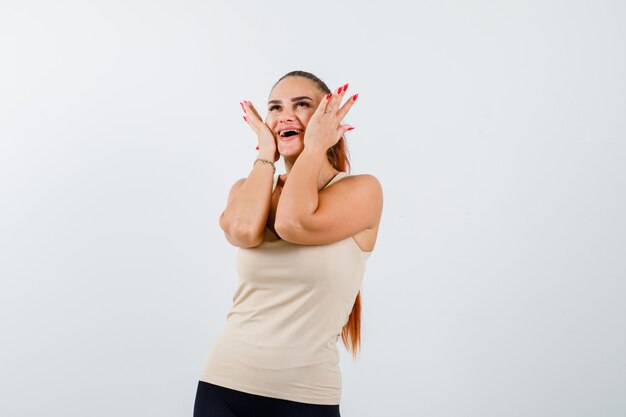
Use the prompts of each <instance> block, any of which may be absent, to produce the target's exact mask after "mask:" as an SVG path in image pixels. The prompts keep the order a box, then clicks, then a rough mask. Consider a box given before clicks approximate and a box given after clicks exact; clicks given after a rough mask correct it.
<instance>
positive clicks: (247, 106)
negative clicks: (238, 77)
mask: <svg viewBox="0 0 626 417" xmlns="http://www.w3.org/2000/svg"><path fill="white" fill-rule="evenodd" d="M242 108H243V109H244V111H245V112H246V118H247V120H246V121H247V122H248V123H250V124H252V125H253V126H258V125H259V123H262V120H261V116H259V112H257V111H256V109H255V108H254V105H253V104H252V103H251V102H249V101H247V100H244V101H243V105H242Z"/></svg>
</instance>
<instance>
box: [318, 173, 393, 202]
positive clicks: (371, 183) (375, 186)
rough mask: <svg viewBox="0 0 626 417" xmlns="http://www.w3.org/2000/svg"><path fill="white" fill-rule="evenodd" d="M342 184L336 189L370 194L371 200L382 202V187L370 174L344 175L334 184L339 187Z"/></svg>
mask: <svg viewBox="0 0 626 417" xmlns="http://www.w3.org/2000/svg"><path fill="white" fill-rule="evenodd" d="M342 183H343V184H344V185H343V186H342V187H338V188H344V187H345V188H348V187H349V188H352V189H356V191H357V192H359V193H362V192H366V193H368V194H370V196H371V197H372V198H380V199H381V201H382V196H383V187H382V185H381V183H380V181H379V180H378V178H376V177H375V176H374V175H372V174H357V175H346V176H345V177H343V178H341V179H340V180H338V181H337V182H336V183H335V184H337V185H339V184H342ZM335 184H333V185H335ZM329 188H331V187H329Z"/></svg>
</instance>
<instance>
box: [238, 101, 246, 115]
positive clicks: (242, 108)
mask: <svg viewBox="0 0 626 417" xmlns="http://www.w3.org/2000/svg"><path fill="white" fill-rule="evenodd" d="M239 104H240V105H241V110H243V112H244V113H247V112H246V109H245V108H244V107H243V103H242V102H241V101H240V102H239Z"/></svg>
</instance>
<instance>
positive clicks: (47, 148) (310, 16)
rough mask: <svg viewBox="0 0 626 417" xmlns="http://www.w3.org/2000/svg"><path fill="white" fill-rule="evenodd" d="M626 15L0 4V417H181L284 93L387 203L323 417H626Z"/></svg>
mask: <svg viewBox="0 0 626 417" xmlns="http://www.w3.org/2000/svg"><path fill="white" fill-rule="evenodd" d="M624 4H625V3H624V2H621V1H594V2H592V1H567V2H566V1H555V0H549V1H547V0H542V1H519V2H512V1H507V2H496V1H493V2H488V1H456V2H453V1H419V2H408V1H407V2H392V1H385V2H382V1H369V2H362V1H356V0H352V1H348V2H334V1H320V2H286V1H284V2H283V1H270V2H263V3H262V2H251V1H249V2H246V1H238V2H232V3H231V4H229V5H226V4H225V2H217V1H215V2H208V1H199V0H198V1H181V0H177V1H174V0H161V1H156V2H155V1H147V0H144V1H140V0H130V1H129V0H125V1H119V0H118V1H95V0H93V1H89V2H78V1H55V2H44V1H8V0H2V2H1V3H0V48H1V49H0V59H1V62H0V64H1V65H0V193H1V194H0V199H1V203H0V275H1V280H0V326H1V327H0V332H1V333H0V334H1V335H2V344H1V346H2V348H1V349H2V355H1V357H0V361H1V362H0V369H1V371H0V392H1V393H2V394H1V399H0V414H1V415H3V416H39V415H48V416H64V417H69V416H86V415H88V416H93V417H97V416H107V417H109V416H116V417H121V416H131V417H135V416H153V417H157V416H190V415H191V412H192V408H193V400H194V396H195V388H196V384H197V378H198V375H199V372H200V368H201V366H202V364H203V362H204V359H205V357H206V354H207V352H208V349H209V346H210V344H211V343H212V342H213V340H214V338H215V336H216V334H217V332H218V331H219V330H220V328H221V326H222V325H223V323H224V320H225V315H226V312H227V310H228V308H229V306H230V302H231V297H232V292H233V290H234V288H235V281H236V275H235V270H234V254H235V248H234V247H232V246H230V245H229V244H228V243H227V242H226V240H225V239H224V237H223V234H222V232H221V230H220V229H219V225H218V222H217V219H218V216H219V213H220V212H221V210H222V209H223V207H224V204H225V202H226V196H227V192H228V189H229V188H230V186H231V184H232V183H233V182H234V181H235V180H236V179H237V178H240V177H242V176H245V175H247V173H248V172H249V170H250V167H251V163H252V161H253V159H254V158H255V156H256V151H255V150H254V147H255V145H256V138H255V137H254V135H253V133H252V132H251V131H250V129H249V128H248V126H247V125H246V124H245V123H244V122H243V121H242V119H241V108H240V107H239V101H240V100H242V99H248V100H251V101H252V102H253V103H255V104H257V106H258V107H260V108H264V106H263V103H264V101H265V100H266V99H267V95H268V94H269V90H270V87H271V86H272V84H273V83H274V82H275V81H276V80H277V79H278V78H279V77H280V76H281V75H283V74H284V73H286V72H288V71H291V70H294V69H303V70H308V71H311V72H313V73H315V74H317V75H318V76H320V77H321V78H322V79H324V80H325V81H326V82H327V83H328V84H329V86H331V88H332V87H333V86H339V85H342V84H343V83H346V82H350V90H349V91H348V92H350V91H352V92H353V93H354V92H359V93H360V96H359V100H358V102H357V103H356V105H355V106H354V107H353V109H352V111H351V112H350V114H349V115H348V118H347V119H346V122H349V123H352V124H353V125H355V126H356V130H355V131H354V132H351V133H352V135H351V137H350V142H349V146H350V150H351V155H352V162H353V173H366V172H367V173H371V174H374V175H376V176H377V177H378V178H379V180H380V181H381V183H382V184H383V187H384V193H385V194H384V195H385V207H384V213H383V220H382V223H381V230H380V235H379V239H378V242H377V246H376V249H375V252H374V254H373V255H372V256H371V257H370V260H369V264H368V269H367V272H366V275H365V278H364V284H363V288H362V295H363V303H364V312H363V320H364V322H363V351H362V354H361V356H360V357H359V359H358V361H357V362H355V363H353V362H352V359H351V358H350V356H349V355H348V354H347V353H346V352H345V350H343V347H341V351H342V362H341V365H342V369H343V382H344V391H343V401H342V404H341V411H342V415H343V416H347V417H349V416H353V417H354V416H359V417H367V416H376V417H378V416H419V417H431V416H437V417H448V416H450V417H459V416H471V417H474V416H476V417H486V416H494V417H496V416H498V417H499V416H520V417H527V416H546V417H548V416H550V417H554V416H567V417H575V416H581V417H582V416H585V417H586V416H603V417H609V416H610V417H612V416H615V417H617V416H623V415H626V397H624V395H623V394H624V388H625V386H626V353H625V352H626V332H625V331H624V330H625V329H626V307H625V303H624V299H625V296H626V284H625V283H624V278H625V275H626V274H625V272H626V260H625V259H626V221H625V220H624V213H625V212H626V198H625V193H624V191H625V190H626V167H625V160H626V118H625V117H624V115H625V114H626V99H625V97H626V77H624V74H626V53H625V51H626V49H625V48H624V45H625V41H626V29H625V26H624V21H625V19H626V6H625V5H624ZM279 170H283V167H282V165H280V168H279Z"/></svg>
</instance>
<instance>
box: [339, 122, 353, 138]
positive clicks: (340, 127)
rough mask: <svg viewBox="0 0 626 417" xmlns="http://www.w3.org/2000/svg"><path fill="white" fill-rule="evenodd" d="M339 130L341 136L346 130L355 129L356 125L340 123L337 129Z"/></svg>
mask: <svg viewBox="0 0 626 417" xmlns="http://www.w3.org/2000/svg"><path fill="white" fill-rule="evenodd" d="M337 130H338V133H339V136H340V137H341V136H343V135H345V133H346V132H349V131H351V130H354V126H352V125H340V126H339V129H337Z"/></svg>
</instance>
